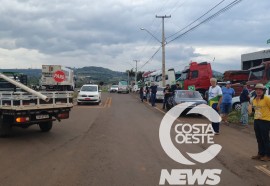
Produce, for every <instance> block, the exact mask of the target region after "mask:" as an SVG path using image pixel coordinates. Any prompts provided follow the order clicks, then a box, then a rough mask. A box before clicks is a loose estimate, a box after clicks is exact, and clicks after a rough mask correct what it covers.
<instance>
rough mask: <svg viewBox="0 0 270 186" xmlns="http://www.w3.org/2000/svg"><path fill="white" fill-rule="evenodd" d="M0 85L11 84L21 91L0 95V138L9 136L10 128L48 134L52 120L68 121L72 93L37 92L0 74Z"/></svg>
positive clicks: (1, 92)
mask: <svg viewBox="0 0 270 186" xmlns="http://www.w3.org/2000/svg"><path fill="white" fill-rule="evenodd" d="M0 81H1V82H2V85H3V84H4V82H5V83H6V84H5V85H7V84H12V85H14V86H16V87H18V88H20V91H16V92H15V91H0V137H6V136H9V135H10V133H11V130H12V127H21V128H27V127H29V126H31V125H34V124H37V125H39V127H40V129H41V131H43V132H48V131H50V130H51V128H52V124H53V122H54V121H55V120H58V121H61V120H62V119H68V118H69V112H70V110H71V108H72V107H73V104H72V102H73V101H72V98H73V95H72V92H64V91H62V92H44V93H43V92H37V91H35V90H33V89H30V88H28V87H27V86H25V85H23V84H22V83H20V82H19V81H17V80H16V79H13V78H10V77H8V76H6V75H4V74H1V73H0Z"/></svg>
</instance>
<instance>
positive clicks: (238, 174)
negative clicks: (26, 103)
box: [0, 93, 270, 186]
mask: <svg viewBox="0 0 270 186" xmlns="http://www.w3.org/2000/svg"><path fill="white" fill-rule="evenodd" d="M102 99H103V100H102V104H101V105H98V106H97V105H83V106H74V108H73V109H72V112H71V116H70V119H68V120H63V121H62V122H60V123H58V122H55V125H54V126H53V129H52V130H51V131H50V132H49V133H41V132H39V128H38V126H32V127H30V128H28V129H26V130H24V129H20V128H17V129H16V128H15V129H14V131H13V135H12V136H11V137H10V138H2V139H0V185H4V186H9V185H12V186H13V185H16V186H17V185H18V186H19V185H22V186H25V185H27V186H32V185H41V186H42V185H52V186H54V185H59V186H62V185H64V186H69V185H74V186H75V185H86V186H88V185H91V186H92V185H93V186H108V185H115V186H126V185H136V186H137V185H138V186H152V185H159V179H160V174H161V170H162V169H167V170H172V169H193V170H194V169H203V170H204V169H221V170H222V173H221V182H220V184H219V185H224V186H225V185H228V186H229V185H237V186H241V185H243V186H244V185H245V186H247V185H251V186H257V185H258V186H263V185H264V186H269V185H270V174H269V172H270V171H269V167H267V166H270V162H260V161H254V160H251V159H250V156H252V155H255V154H256V153H257V151H256V149H257V145H256V140H255V137H254V133H253V132H252V129H251V130H249V129H241V128H237V127H231V126H223V125H222V126H221V134H220V135H219V136H215V137H214V139H215V142H216V143H218V144H220V145H221V146H222V150H221V152H220V153H219V154H218V156H217V157H216V158H215V159H213V160H212V161H210V162H208V163H206V164H198V165H193V166H187V165H181V164H179V163H177V162H175V161H174V160H172V159H170V158H169V157H168V156H167V154H166V153H165V152H164V150H163V149H162V147H161V145H160V142H159V125H160V122H161V120H162V118H163V116H164V113H163V111H162V110H160V109H159V107H160V105H159V106H158V107H156V108H153V107H151V106H149V105H148V104H147V103H141V102H140V101H139V100H138V99H137V95H136V96H135V95H132V94H109V93H103V95H102ZM180 120H181V121H182V122H187V123H200V122H202V121H203V120H205V119H204V118H202V117H197V116H196V117H195V116H194V117H185V118H180ZM205 148H206V145H202V144H198V145H196V144H192V145H181V151H188V152H190V151H192V152H200V151H202V150H203V149H205ZM256 166H257V168H256ZM259 169H260V170H259ZM267 170H268V171H269V172H268V171H267ZM263 171H264V172H263Z"/></svg>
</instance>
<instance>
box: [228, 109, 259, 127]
mask: <svg viewBox="0 0 270 186" xmlns="http://www.w3.org/2000/svg"><path fill="white" fill-rule="evenodd" d="M240 118H241V112H240V111H235V110H234V111H232V112H231V113H230V114H229V115H228V121H229V122H230V123H239V121H240ZM253 122H254V115H253V114H251V115H249V116H248V123H249V124H253Z"/></svg>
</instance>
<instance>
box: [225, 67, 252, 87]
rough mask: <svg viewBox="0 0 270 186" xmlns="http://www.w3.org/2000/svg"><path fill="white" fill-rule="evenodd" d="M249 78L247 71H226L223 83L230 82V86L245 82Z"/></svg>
mask: <svg viewBox="0 0 270 186" xmlns="http://www.w3.org/2000/svg"><path fill="white" fill-rule="evenodd" d="M248 77H249V70H228V71H225V72H224V74H223V81H224V82H226V81H230V82H231V83H232V84H234V83H241V82H243V81H244V82H247V81H248Z"/></svg>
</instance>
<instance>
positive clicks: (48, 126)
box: [39, 121, 53, 132]
mask: <svg viewBox="0 0 270 186" xmlns="http://www.w3.org/2000/svg"><path fill="white" fill-rule="evenodd" d="M52 124H53V122H52V121H47V122H44V123H39V128H40V130H41V131H42V132H49V131H50V130H51V129H52Z"/></svg>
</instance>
